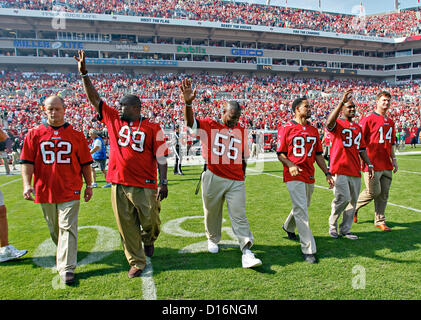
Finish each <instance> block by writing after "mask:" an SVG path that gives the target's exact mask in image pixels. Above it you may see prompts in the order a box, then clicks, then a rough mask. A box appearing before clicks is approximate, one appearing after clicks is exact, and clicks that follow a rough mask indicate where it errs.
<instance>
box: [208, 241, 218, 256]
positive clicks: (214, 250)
mask: <svg viewBox="0 0 421 320" xmlns="http://www.w3.org/2000/svg"><path fill="white" fill-rule="evenodd" d="M208 251H209V252H210V253H218V251H219V247H218V245H217V244H216V243H214V242H212V241H210V240H208Z"/></svg>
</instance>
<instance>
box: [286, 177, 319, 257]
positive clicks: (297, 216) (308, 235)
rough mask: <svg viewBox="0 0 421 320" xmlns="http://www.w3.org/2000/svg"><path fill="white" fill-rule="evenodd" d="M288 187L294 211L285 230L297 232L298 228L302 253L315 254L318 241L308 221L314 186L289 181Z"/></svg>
mask: <svg viewBox="0 0 421 320" xmlns="http://www.w3.org/2000/svg"><path fill="white" fill-rule="evenodd" d="M286 185H287V188H288V191H289V195H290V197H291V202H292V210H291V212H290V213H289V216H288V217H287V219H286V220H285V222H284V228H285V229H286V230H287V231H288V232H295V228H297V230H298V235H299V236H300V244H301V251H302V252H303V253H305V254H315V253H316V251H317V248H316V241H315V240H314V237H313V234H312V232H311V230H310V224H309V220H308V207H309V206H310V201H311V196H312V194H313V190H314V184H310V183H305V182H302V181H288V182H287V183H286Z"/></svg>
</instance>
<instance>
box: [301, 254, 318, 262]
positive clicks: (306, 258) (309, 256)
mask: <svg viewBox="0 0 421 320" xmlns="http://www.w3.org/2000/svg"><path fill="white" fill-rule="evenodd" d="M303 258H304V261H306V262H308V263H312V264H313V263H317V259H316V256H315V255H314V254H305V253H303Z"/></svg>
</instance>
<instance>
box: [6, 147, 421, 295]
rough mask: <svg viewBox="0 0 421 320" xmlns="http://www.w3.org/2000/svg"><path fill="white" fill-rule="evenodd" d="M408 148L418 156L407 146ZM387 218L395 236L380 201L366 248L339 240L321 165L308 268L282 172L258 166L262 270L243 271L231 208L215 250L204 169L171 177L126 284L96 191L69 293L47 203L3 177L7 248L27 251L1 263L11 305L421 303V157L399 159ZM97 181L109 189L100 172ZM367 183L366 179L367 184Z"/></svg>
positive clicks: (368, 221)
mask: <svg viewBox="0 0 421 320" xmlns="http://www.w3.org/2000/svg"><path fill="white" fill-rule="evenodd" d="M409 151H411V150H410V149H409ZM398 164H399V169H400V170H399V172H398V173H397V174H395V175H394V178H393V182H392V187H391V191H390V197H389V204H388V207H387V210H386V219H387V224H388V225H389V226H390V227H391V228H392V232H389V233H387V232H382V231H380V230H379V229H377V228H375V227H374V225H373V218H374V211H373V210H374V205H373V203H371V204H370V205H368V206H366V207H365V208H363V209H362V210H360V212H359V222H358V223H357V224H354V225H353V227H352V232H353V233H355V234H356V235H358V236H359V240H356V241H353V240H349V239H344V238H339V239H332V238H331V237H330V236H329V234H328V218H329V215H330V204H331V201H332V199H333V193H332V191H331V190H328V189H327V182H326V180H325V177H324V175H323V173H322V172H321V170H320V169H319V168H318V167H317V166H316V188H315V189H314V193H313V197H312V202H311V206H310V209H309V213H310V226H311V229H312V231H313V234H314V236H315V239H316V244H317V250H318V253H317V256H318V259H319V263H318V264H316V265H311V264H308V263H306V262H304V260H303V258H302V256H301V250H300V246H299V243H298V242H294V241H290V240H288V239H287V237H286V234H285V232H284V231H283V230H282V229H281V226H282V224H283V222H284V221H285V219H286V217H287V216H288V214H289V211H290V209H291V202H290V198H289V194H288V190H287V188H286V186H285V184H284V183H283V180H282V165H281V164H280V162H276V161H272V162H265V163H259V164H253V163H251V164H250V165H249V167H248V172H247V178H246V192H247V217H248V219H249V222H250V227H251V231H252V233H253V235H254V238H255V245H254V247H253V248H252V250H253V252H254V253H255V254H256V256H257V257H258V258H260V259H261V260H262V261H263V265H262V266H261V267H258V268H256V269H243V268H242V267H241V252H240V250H239V247H238V245H237V243H236V241H235V239H234V238H233V235H232V231H231V224H230V220H229V217H228V213H227V211H226V207H225V208H224V222H223V233H222V234H223V238H222V240H223V241H222V246H221V247H222V249H221V250H220V252H219V253H218V254H211V253H208V252H207V250H206V237H205V234H204V225H203V210H202V201H201V193H200V192H199V194H198V195H195V194H194V192H195V189H196V186H197V182H198V178H199V176H200V173H201V167H200V166H185V167H184V168H183V171H184V173H185V175H184V176H179V175H177V176H175V175H173V174H172V168H171V167H169V169H168V178H169V187H168V189H169V197H168V198H167V199H166V200H164V201H163V202H162V209H161V220H162V225H161V227H162V230H161V234H160V236H159V238H158V240H157V242H156V243H155V254H154V256H153V257H152V258H151V259H150V260H149V262H148V266H147V269H146V270H145V271H144V273H143V276H142V277H141V278H134V279H129V278H128V277H127V271H128V269H129V267H128V264H127V261H126V259H125V257H124V254H123V251H122V247H121V244H120V237H119V234H118V231H117V227H116V223H115V220H114V215H113V212H112V208H111V202H110V189H102V188H97V189H94V196H93V198H92V199H91V201H90V202H88V203H84V202H81V209H80V212H79V239H78V250H79V251H78V268H77V269H76V283H75V284H74V285H73V286H64V285H63V284H62V283H60V280H59V277H58V274H57V273H56V272H55V270H54V265H55V248H54V245H53V244H52V241H51V240H50V236H49V232H48V228H47V224H46V222H45V221H44V218H43V215H42V212H41V208H40V206H39V205H37V204H34V203H32V202H29V201H25V200H23V197H22V181H21V179H20V176H19V175H11V176H5V175H1V176H0V188H1V190H2V192H3V194H4V198H5V203H6V206H7V211H8V221H9V240H10V243H11V244H12V245H14V246H15V247H17V248H18V249H27V250H28V251H29V252H28V254H26V256H24V257H23V258H21V259H19V260H15V261H9V262H5V263H1V264H0V274H1V278H0V281H1V285H0V296H1V297H2V299H6V300H8V299H18V300H21V299H25V300H26V299H30V300H38V299H43V300H44V299H46V300H50V299H51V300H64V299H75V300H114V299H118V300H126V299H139V300H148V299H150V300H173V299H174V300H179V299H183V300H184V299H188V300H204V299H206V300H227V299H228V300H295V299H306V300H307V299H308V300H313V299H317V300H319V299H321V300H341V299H344V300H349V299H357V300H359V299H363V300H364V299H369V300H380V299H381V300H383V299H386V300H389V299H410V300H413V299H421V155H420V154H410V155H404V154H402V153H401V154H399V155H398ZM98 184H99V185H100V186H102V185H104V184H105V180H104V177H103V176H102V174H99V175H98ZM363 186H364V183H363V185H362V187H363Z"/></svg>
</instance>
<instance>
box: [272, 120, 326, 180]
mask: <svg viewBox="0 0 421 320" xmlns="http://www.w3.org/2000/svg"><path fill="white" fill-rule="evenodd" d="M276 151H277V152H278V153H284V154H285V155H286V156H287V158H288V160H289V161H291V162H293V163H294V164H296V165H297V166H298V167H299V168H301V169H302V170H303V171H301V172H300V174H299V175H298V176H295V177H293V176H291V174H290V173H289V170H288V167H287V166H284V182H288V181H294V180H298V181H303V182H305V183H314V182H315V179H314V165H313V164H314V161H316V155H319V154H322V153H323V148H322V143H321V141H320V136H319V131H318V130H317V129H316V128H315V127H313V126H312V125H311V124H310V123H309V122H307V124H306V125H301V124H299V123H297V122H296V121H295V120H291V121H289V122H287V123H286V124H285V125H284V126H282V127H280V128H279V129H278V136H277V149H276Z"/></svg>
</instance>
